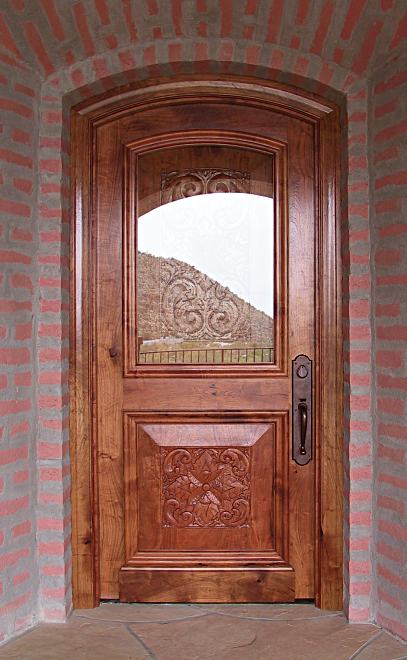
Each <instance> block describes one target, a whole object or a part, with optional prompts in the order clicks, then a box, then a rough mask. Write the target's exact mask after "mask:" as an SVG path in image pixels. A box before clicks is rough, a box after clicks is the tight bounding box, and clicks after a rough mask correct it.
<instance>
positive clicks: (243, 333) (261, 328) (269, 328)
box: [138, 252, 274, 362]
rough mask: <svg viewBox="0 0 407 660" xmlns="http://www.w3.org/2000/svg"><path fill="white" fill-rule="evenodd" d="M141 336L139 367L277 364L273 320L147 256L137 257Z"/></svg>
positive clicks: (195, 275)
mask: <svg viewBox="0 0 407 660" xmlns="http://www.w3.org/2000/svg"><path fill="white" fill-rule="evenodd" d="M138 335H139V337H138V344H139V351H140V358H141V359H140V361H141V362H148V361H152V362H157V361H159V362H179V361H181V362H185V361H188V362H202V361H203V362H224V361H229V362H236V361H238V362H272V361H273V344H274V341H273V336H274V335H273V319H272V318H271V317H270V316H268V315H267V314H265V313H264V312H262V311H261V310H259V309H256V308H255V307H254V306H253V305H251V304H250V303H248V302H247V301H245V300H243V299H242V298H241V297H239V296H238V295H236V294H235V293H233V292H232V291H231V290H230V289H229V288H228V287H226V286H223V285H222V284H220V283H219V282H217V281H216V280H214V279H212V278H210V277H209V276H208V275H206V274H205V273H203V272H202V271H200V270H198V269H196V268H194V266H191V265H190V264H187V263H185V262H184V261H180V260H178V259H174V258H162V257H156V256H154V255H151V254H148V253H145V252H139V253H138ZM191 351H201V354H200V355H199V354H197V353H195V355H192V353H191ZM205 351H206V355H203V354H202V352H205ZM222 351H223V352H222ZM231 351H234V354H232V353H231ZM250 351H251V352H250ZM169 352H172V353H173V354H172V355H171V356H170V355H169ZM175 352H176V353H177V354H178V355H175ZM186 352H189V355H186ZM152 353H157V354H159V353H161V356H151V354H152ZM183 353H184V355H182V354H183ZM147 354H149V356H147ZM164 354H165V355H164ZM150 357H151V359H150Z"/></svg>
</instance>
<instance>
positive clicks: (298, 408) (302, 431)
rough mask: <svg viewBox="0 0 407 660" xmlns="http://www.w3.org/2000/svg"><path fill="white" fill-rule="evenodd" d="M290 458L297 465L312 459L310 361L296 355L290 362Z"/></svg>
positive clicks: (306, 357)
mask: <svg viewBox="0 0 407 660" xmlns="http://www.w3.org/2000/svg"><path fill="white" fill-rule="evenodd" d="M292 378H293V380H292V407H291V410H292V416H293V418H292V424H291V428H292V458H293V460H294V461H295V462H296V463H297V465H307V463H309V462H310V461H312V427H313V424H312V361H311V360H310V358H309V357H308V356H307V355H297V357H296V358H295V359H294V360H293V362H292Z"/></svg>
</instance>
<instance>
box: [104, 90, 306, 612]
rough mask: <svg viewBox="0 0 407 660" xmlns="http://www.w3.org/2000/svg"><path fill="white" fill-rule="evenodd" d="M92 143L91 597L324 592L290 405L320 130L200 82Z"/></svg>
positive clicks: (264, 597) (302, 339) (302, 322)
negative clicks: (94, 512)
mask: <svg viewBox="0 0 407 660" xmlns="http://www.w3.org/2000/svg"><path fill="white" fill-rule="evenodd" d="M95 153H96V155H97V157H96V158H95V179H94V181H95V185H94V211H95V236H94V240H95V243H94V244H95V255H94V259H95V336H96V338H97V341H96V346H95V366H96V369H95V379H96V397H95V403H94V405H95V418H96V426H95V434H96V440H97V442H96V446H97V463H98V473H97V481H98V501H99V525H100V530H99V531H100V556H99V561H100V595H101V597H102V598H117V597H120V599H121V600H123V601H147V602H154V601H155V602H175V601H183V602H187V601H192V602H193V601H196V602H239V601H240V602H244V601H254V602H275V601H292V600H294V599H295V598H313V596H314V565H315V550H314V549H315V503H314V496H315V461H314V460H313V454H314V455H315V444H314V447H313V449H312V450H311V447H310V446H307V449H306V452H307V454H306V456H305V459H306V460H303V461H302V463H303V464H302V465H299V464H298V461H295V460H294V458H295V456H293V447H292V440H291V436H292V415H291V410H290V409H291V387H292V377H291V371H292V360H294V358H295V357H296V356H297V355H299V354H306V355H307V356H309V358H310V359H311V360H312V359H313V356H314V353H315V337H314V334H315V332H314V328H315V310H314V297H315V277H314V273H315V254H314V237H315V230H314V224H315V218H316V202H315V197H314V195H315V193H314V190H315V180H314V176H315V175H314V169H315V168H314V156H315V154H314V128H313V125H312V123H311V122H308V121H305V120H304V119H301V118H296V117H295V116H288V115H285V114H282V113H280V112H278V111H274V110H273V111H272V110H270V109H269V108H267V107H263V106H262V104H260V103H259V104H257V105H256V104H255V103H253V104H252V107H250V108H247V107H246V106H245V105H244V103H242V104H239V103H237V102H235V103H232V102H228V101H225V100H224V101H223V103H219V102H217V100H216V98H212V97H210V96H208V98H205V96H204V97H199V98H194V97H193V95H192V94H191V95H190V98H186V99H181V98H178V99H174V100H172V99H171V98H169V99H168V100H167V101H166V103H164V104H157V106H154V104H150V105H149V106H147V107H145V108H144V109H142V110H139V112H138V113H137V114H131V113H129V114H126V113H124V114H123V116H121V117H120V118H119V119H115V120H114V121H108V120H107V121H106V122H104V123H103V122H102V123H101V125H100V127H99V128H98V134H97V142H96V145H95ZM311 368H312V367H311ZM298 373H299V372H298ZM308 406H309V411H310V412H311V411H312V404H311V402H310V401H308ZM294 412H295V411H294ZM294 424H297V417H296V416H295V415H294ZM311 431H312V429H311V424H310V422H308V431H307V433H308V435H307V438H309V440H308V442H310V440H311ZM304 437H305V436H304ZM313 441H314V443H315V442H316V439H315V438H314V440H313ZM294 449H295V448H294ZM299 462H300V463H301V461H299Z"/></svg>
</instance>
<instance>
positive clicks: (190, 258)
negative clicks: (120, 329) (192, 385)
mask: <svg viewBox="0 0 407 660" xmlns="http://www.w3.org/2000/svg"><path fill="white" fill-rule="evenodd" d="M221 183H222V182H221ZM184 185H186V183H185V181H184ZM190 185H191V186H194V185H195V184H194V182H191V184H190ZM218 190H220V191H222V186H221V185H220V186H218V187H217V188H215V189H214V190H213V191H209V190H208V191H206V190H205V191H202V192H214V193H216V194H199V192H198V194H197V192H196V190H195V188H191V195H192V196H188V194H187V193H188V191H185V190H183V191H182V195H179V198H177V196H175V197H174V196H173V197H172V198H170V199H168V200H167V199H165V200H163V201H164V203H163V204H162V205H161V206H159V207H157V208H154V209H153V210H151V211H149V212H147V213H145V214H143V215H141V216H139V217H138V220H137V246H138V252H137V328H138V362H139V363H140V364H178V365H179V364H253V363H274V219H273V199H272V198H271V197H265V196H261V195H255V194H247V193H245V192H241V191H240V190H239V189H238V190H237V192H234V191H233V190H230V187H229V188H228V190H227V192H218ZM173 199H175V201H172V200H173Z"/></svg>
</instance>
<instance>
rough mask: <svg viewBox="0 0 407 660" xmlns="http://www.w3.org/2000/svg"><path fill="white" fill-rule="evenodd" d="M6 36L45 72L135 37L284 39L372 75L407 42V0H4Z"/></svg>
mask: <svg viewBox="0 0 407 660" xmlns="http://www.w3.org/2000/svg"><path fill="white" fill-rule="evenodd" d="M0 7H1V11H0V44H1V45H2V46H3V53H5V54H6V56H8V57H10V56H11V57H13V58H17V59H19V60H23V61H24V62H25V63H27V64H28V65H29V66H31V67H32V68H34V69H36V70H38V71H39V72H40V73H41V75H42V76H43V77H46V76H49V75H50V74H52V73H53V72H54V71H56V70H58V69H61V68H64V67H66V66H69V65H72V64H74V63H75V62H79V61H82V60H84V59H86V58H87V57H90V56H92V55H95V54H98V53H102V52H105V51H108V50H114V49H117V48H122V47H124V46H127V45H131V44H132V43H134V44H136V43H138V44H140V43H143V44H148V43H151V42H152V41H155V42H156V43H157V42H158V41H161V42H163V41H164V43H162V46H161V47H165V44H168V45H170V44H171V43H174V42H179V41H184V42H185V41H193V42H195V44H196V43H199V42H200V41H201V42H204V41H206V40H211V39H219V38H220V39H224V40H228V39H229V40H231V41H233V42H234V47H235V48H236V47H238V48H249V47H250V45H252V46H253V48H254V47H256V48H257V49H258V48H259V47H260V48H261V44H263V43H269V44H276V45H278V46H280V47H283V48H288V49H292V50H294V51H296V52H298V53H299V54H300V53H304V54H311V55H314V56H318V57H321V58H322V59H323V60H324V61H325V62H334V63H336V64H338V65H340V66H343V67H346V68H347V69H350V70H352V71H353V72H354V73H355V74H356V75H359V76H364V75H365V74H366V73H367V72H368V70H370V69H371V68H373V67H374V66H375V65H376V64H377V63H379V62H381V61H382V60H383V59H388V58H389V57H393V56H394V57H396V56H397V55H398V53H400V51H401V50H402V49H405V48H406V37H407V0H1V4H0Z"/></svg>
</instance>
